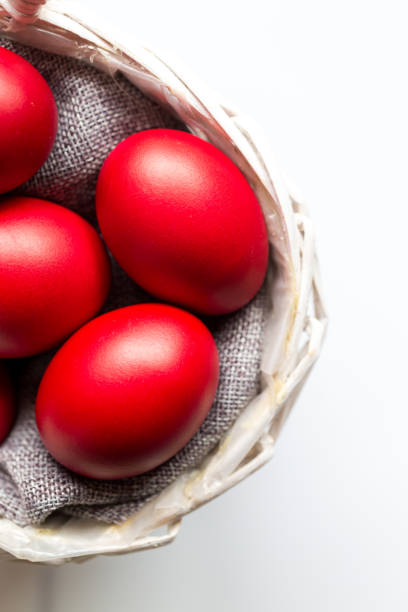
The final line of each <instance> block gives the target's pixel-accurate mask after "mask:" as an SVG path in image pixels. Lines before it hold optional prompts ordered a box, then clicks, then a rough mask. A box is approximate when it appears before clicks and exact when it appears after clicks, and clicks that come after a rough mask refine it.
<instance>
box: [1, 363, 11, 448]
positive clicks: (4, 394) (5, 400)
mask: <svg viewBox="0 0 408 612" xmlns="http://www.w3.org/2000/svg"><path fill="white" fill-rule="evenodd" d="M13 421H14V393H13V389H12V385H11V381H10V378H9V375H8V373H7V371H6V369H5V367H4V365H3V364H2V363H1V362H0V444H1V443H2V442H4V440H5V439H6V438H7V436H8V435H9V433H10V429H11V427H12V425H13Z"/></svg>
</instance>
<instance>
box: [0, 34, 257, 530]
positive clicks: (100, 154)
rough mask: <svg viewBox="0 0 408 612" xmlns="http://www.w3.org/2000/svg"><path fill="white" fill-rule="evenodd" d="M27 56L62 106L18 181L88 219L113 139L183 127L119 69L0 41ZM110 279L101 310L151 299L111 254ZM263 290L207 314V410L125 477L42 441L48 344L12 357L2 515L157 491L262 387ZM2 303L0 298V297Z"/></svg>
mask: <svg viewBox="0 0 408 612" xmlns="http://www.w3.org/2000/svg"><path fill="white" fill-rule="evenodd" d="M0 45H1V46H3V47H6V48H8V49H11V50H14V51H16V52H17V53H19V54H20V55H22V56H23V57H25V58H26V59H28V60H29V61H30V62H31V63H32V64H33V65H34V66H35V67H36V68H37V69H38V70H39V71H40V72H41V73H42V74H43V76H44V77H45V79H46V80H47V81H48V83H49V85H50V86H51V89H52V90H53V93H54V96H55V99H56V101H57V106H58V112H59V130H58V136H57V140H56V143H55V146H54V149H53V151H52V153H51V155H50V157H49V159H48V160H47V162H46V163H45V165H44V166H43V167H42V169H41V170H40V171H39V172H38V173H37V174H36V175H35V176H34V177H33V178H32V179H31V180H30V181H28V183H26V184H25V185H24V186H23V187H22V188H20V189H19V190H18V192H19V193H24V194H26V195H31V196H37V197H42V198H45V199H49V200H51V201H54V202H57V203H60V204H63V205H65V206H67V207H69V208H71V209H72V210H74V211H76V212H78V213H79V214H81V215H82V216H83V217H85V218H86V219H87V220H88V221H90V222H91V223H92V224H93V225H94V226H95V227H97V224H96V216H95V208H94V190H95V184H96V178H97V174H98V171H99V169H100V167H101V165H102V163H103V161H104V159H105V158H106V156H107V155H108V153H109V152H110V151H111V150H112V149H113V147H114V146H115V145H116V144H118V143H119V142H120V141H121V140H123V139H124V138H126V137H127V136H129V135H130V134H133V133H134V132H137V131H140V130H144V129H148V128H158V127H169V128H177V129H185V127H184V126H183V125H181V124H180V123H179V122H178V121H177V120H176V118H174V117H172V116H171V115H169V114H168V113H167V112H166V111H164V110H163V109H161V108H160V107H159V106H158V105H157V104H155V103H153V102H152V101H151V100H149V99H148V98H146V97H145V96H144V95H143V94H142V93H141V92H140V91H139V90H138V89H136V88H135V87H134V86H133V85H131V84H130V83H129V82H127V81H126V79H124V78H123V77H121V76H120V75H116V76H115V77H114V78H113V77H111V76H108V75H105V74H103V73H100V72H98V71H96V70H95V69H93V68H92V67H90V66H88V65H85V64H82V63H80V62H78V61H76V60H73V59H67V58H63V57H59V56H56V55H52V54H49V53H45V52H42V51H38V50H34V49H31V48H28V47H24V46H21V45H18V44H15V43H11V42H9V41H7V40H6V39H2V40H0ZM112 264H113V283H112V289H111V292H110V296H109V298H108V301H107V304H106V305H105V308H104V311H105V312H106V311H109V310H113V309H115V308H119V307H122V306H125V305H128V304H135V303H139V302H144V301H152V297H151V296H148V295H147V294H146V293H144V292H143V291H142V290H141V289H140V288H139V287H137V285H135V284H134V283H133V282H132V281H131V280H130V279H129V277H128V276H127V275H126V274H125V273H124V272H123V270H121V269H120V268H119V266H118V265H117V264H116V263H115V262H114V261H113V260H112ZM268 306H269V305H268V303H267V298H266V291H265V289H262V290H261V291H260V293H259V294H258V296H256V298H255V299H254V300H253V301H252V302H251V303H250V304H249V305H248V306H247V307H245V308H243V309H242V310H240V311H239V312H237V313H234V314H232V315H228V316H224V317H217V318H212V319H207V320H205V323H206V324H207V325H208V327H209V328H210V329H211V331H212V332H213V334H214V337H215V340H216V343H217V346H218V350H219V354H220V366H221V368H220V370H221V372H220V384H219V389H218V392H217V396H216V399H215V402H214V404H213V406H212V409H211V411H210V413H209V415H208V417H207V419H206V420H205V421H204V423H203V425H202V426H201V428H200V430H199V431H198V432H197V434H196V435H195V436H194V438H193V439H192V440H191V441H190V442H189V443H188V444H187V446H186V447H185V448H184V449H183V450H181V451H180V452H179V453H178V454H177V455H176V456H174V457H173V458H172V459H170V460H169V461H167V462H166V463H164V464H163V465H161V466H159V467H158V468H156V469H155V470H152V471H151V472H148V473H146V474H144V475H142V476H136V477H134V478H128V479H125V480H122V481H96V480H91V479H87V478H82V477H79V476H77V475H75V474H73V473H72V472H70V471H68V470H66V469H65V468H63V467H62V466H61V465H59V464H58V463H56V462H55V461H54V460H53V458H52V457H51V456H50V455H49V453H48V452H47V451H46V449H45V448H44V446H43V444H42V442H41V439H40V437H39V434H38V431H37V428H36V424H35V416H34V406H35V397H36V392H37V389H38V385H39V382H40V380H41V376H42V374H43V372H44V370H45V368H46V366H47V364H48V363H49V361H50V359H51V357H52V354H53V353H47V354H44V355H40V356H37V357H33V358H30V359H24V360H19V361H15V362H13V363H12V364H10V365H11V367H12V370H13V373H14V377H15V381H16V388H17V395H18V416H17V421H16V423H15V426H14V428H13V430H12V432H11V434H10V435H9V437H8V438H7V440H6V441H5V442H4V443H3V445H1V446H0V516H3V517H6V518H8V519H11V520H13V521H14V522H16V523H18V524H19V525H28V524H39V523H41V522H43V521H44V520H45V519H46V518H47V517H48V516H49V515H50V514H52V513H54V512H60V513H63V514H68V515H71V516H76V517H83V518H93V519H98V520H101V521H106V522H110V523H119V522H121V521H122V520H124V519H126V518H128V517H129V516H130V515H131V514H132V513H133V512H135V511H136V510H137V509H138V508H140V507H141V506H142V505H143V504H144V503H145V502H146V501H148V500H149V499H151V498H152V497H154V496H155V495H157V494H158V493H160V492H161V491H162V490H163V489H164V488H166V487H167V486H168V485H169V484H170V483H171V482H173V481H174V480H175V479H176V478H177V476H179V475H180V474H181V473H183V472H184V471H186V470H187V469H191V468H193V467H196V466H198V465H199V463H200V462H201V461H202V459H203V458H204V457H205V456H206V455H207V454H208V453H209V452H210V451H211V450H212V449H214V447H215V446H216V445H217V443H218V442H219V441H220V439H221V438H222V436H223V435H224V434H225V433H226V431H227V430H228V429H229V428H230V426H231V425H232V423H233V422H234V420H235V419H236V418H237V416H238V414H239V413H240V412H241V411H242V409H243V408H244V407H245V406H246V404H247V403H248V401H249V400H250V399H251V398H252V397H253V396H254V395H255V394H256V393H257V391H258V390H259V384H260V380H259V369H260V357H261V350H262V334H263V327H264V322H265V317H266V313H267V311H268V309H269V308H268ZM0 307H1V298H0Z"/></svg>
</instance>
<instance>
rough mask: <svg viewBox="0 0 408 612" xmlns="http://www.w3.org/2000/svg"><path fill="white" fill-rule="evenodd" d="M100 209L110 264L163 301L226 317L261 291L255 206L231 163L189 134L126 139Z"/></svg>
mask: <svg viewBox="0 0 408 612" xmlns="http://www.w3.org/2000/svg"><path fill="white" fill-rule="evenodd" d="M96 205H97V215H98V220H99V225H100V228H101V231H102V234H103V236H104V238H105V240H106V242H107V244H108V246H109V248H110V249H111V251H112V253H113V255H114V257H115V258H116V259H117V261H118V262H119V264H120V265H121V266H122V267H123V268H124V269H125V270H126V272H127V273H128V274H129V275H130V276H131V277H132V279H133V280H134V281H136V282H137V283H138V284H140V285H141V286H142V287H143V288H144V289H146V290H147V291H149V292H150V293H151V294H153V295H155V296H157V297H159V298H160V299H162V300H165V301H169V302H173V303H177V304H180V305H182V306H185V307H186V308H188V309H191V310H194V311H197V312H201V313H206V314H222V313H227V312H231V311H234V310H237V309H238V308H240V307H241V306H244V305H245V304H246V303H247V302H249V301H250V300H251V299H252V298H253V297H254V295H255V294H256V293H257V291H258V290H259V288H260V287H261V285H262V282H263V280H264V277H265V273H266V268H267V262H268V238H267V232H266V227H265V222H264V218H263V214H262V211H261V208H260V206H259V203H258V201H257V199H256V197H255V195H254V193H253V191H252V189H251V187H250V186H249V183H248V182H247V180H246V178H245V177H244V175H243V174H242V173H241V172H240V170H239V169H238V168H237V167H236V166H235V165H234V164H233V163H232V161H230V159H229V158H228V157H227V156H226V155H224V153H222V152H221V151H219V150H218V149H217V148H216V147H214V146H213V145H211V144H209V143H207V142H205V141H203V140H201V139H200V138H197V137H196V136H193V135H192V134H188V133H185V132H181V131H177V130H166V129H157V130H146V131H144V132H140V133H138V134H135V135H133V136H130V137H129V138H127V139H126V140H124V141H123V142H122V143H121V144H119V145H118V146H117V147H116V148H115V149H114V150H113V151H112V153H111V154H110V155H109V156H108V158H107V159H106V161H105V164H104V165H103V167H102V170H101V172H100V175H99V179H98V185H97V193H96Z"/></svg>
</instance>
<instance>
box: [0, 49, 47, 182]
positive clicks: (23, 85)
mask: <svg viewBox="0 0 408 612" xmlns="http://www.w3.org/2000/svg"><path fill="white" fill-rule="evenodd" d="M57 124H58V116H57V107H56V104H55V100H54V96H53V95H52V92H51V89H50V88H49V86H48V84H47V82H46V81H45V79H44V78H43V77H42V76H41V74H40V73H39V72H38V70H36V69H35V68H34V66H32V65H31V64H30V63H29V62H27V61H26V60H25V59H23V58H22V57H20V56H19V55H17V54H16V53H13V52H12V51H8V50H7V49H4V48H2V47H0V193H5V192H6V191H10V190H11V189H14V188H15V187H18V185H21V184H22V183H24V182H25V181H27V180H28V179H29V178H30V177H31V176H33V174H34V173H35V172H37V170H38V169H39V168H40V167H41V166H42V164H43V163H44V162H45V160H46V159H47V157H48V155H49V153H50V151H51V149H52V145H53V144H54V140H55V136H56V133H57Z"/></svg>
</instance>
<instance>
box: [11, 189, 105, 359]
mask: <svg viewBox="0 0 408 612" xmlns="http://www.w3.org/2000/svg"><path fill="white" fill-rule="evenodd" d="M109 284H110V263H109V259H108V256H107V253H106V251H105V248H104V246H103V243H102V241H101V240H100V238H99V236H98V233H97V232H96V231H95V230H94V228H93V227H92V226H91V225H89V223H87V222H86V221H84V219H82V218H81V217H80V216H79V215H77V214H75V213H73V212H72V211H70V210H68V209H67V208H64V207H62V206H59V205H58V204H53V203H51V202H47V201H45V200H39V199H35V198H27V197H14V198H8V199H5V200H3V201H1V202H0V357H1V358H15V357H26V356H29V355H34V354H36V353H41V352H43V351H45V350H47V349H50V348H52V347H53V346H56V345H57V344H58V343H59V342H61V341H63V340H64V339H65V338H66V337H67V336H68V335H69V334H71V333H72V332H73V331H74V330H76V329H77V328H78V327H79V326H80V325H82V324H83V323H85V322H86V321H88V320H89V319H90V318H92V317H93V316H94V315H96V314H97V313H98V311H99V310H100V308H101V307H102V305H103V303H104V301H105V299H106V296H107V293H108V290H109Z"/></svg>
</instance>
